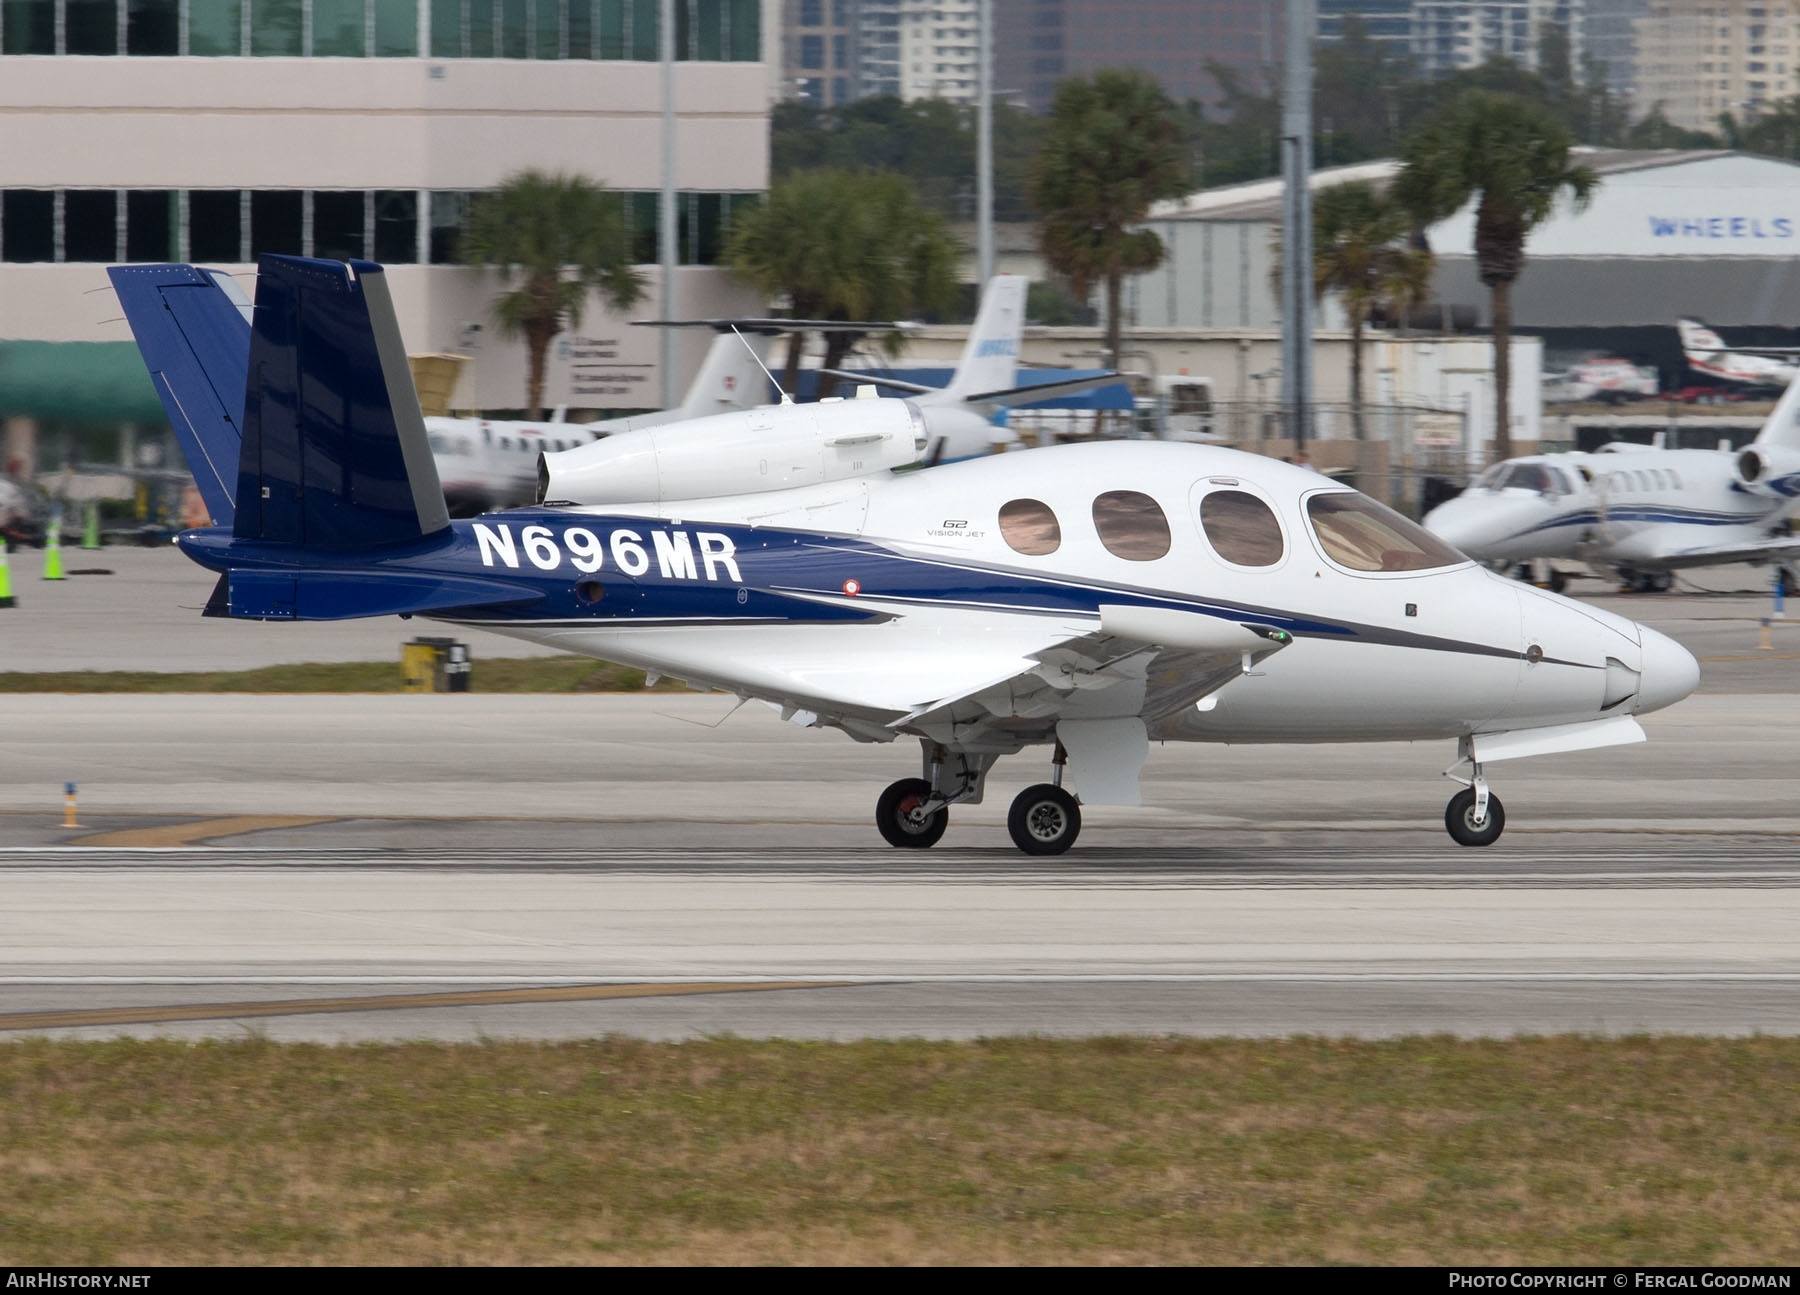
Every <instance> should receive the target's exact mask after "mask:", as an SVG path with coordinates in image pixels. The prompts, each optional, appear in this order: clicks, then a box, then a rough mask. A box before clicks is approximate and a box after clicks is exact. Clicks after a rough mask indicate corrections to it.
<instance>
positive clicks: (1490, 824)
mask: <svg viewBox="0 0 1800 1295" xmlns="http://www.w3.org/2000/svg"><path fill="white" fill-rule="evenodd" d="M1464 764H1467V765H1468V766H1469V773H1468V776H1467V777H1464V776H1463V775H1461V774H1459V773H1458V772H1457V769H1458V767H1460V766H1461V765H1464ZM1444 776H1445V777H1446V778H1453V779H1455V780H1456V781H1457V782H1460V783H1462V784H1463V789H1462V790H1461V791H1459V792H1457V793H1456V795H1454V796H1452V797H1451V798H1450V803H1449V804H1448V805H1446V806H1445V807H1444V826H1445V828H1447V829H1448V830H1449V832H1450V839H1451V840H1453V841H1455V842H1456V843H1457V844H1458V845H1471V846H1474V845H1492V844H1493V843H1494V842H1495V841H1498V840H1499V839H1500V833H1502V832H1503V831H1505V830H1506V806H1504V805H1502V804H1501V803H1500V798H1499V797H1498V796H1496V795H1494V794H1493V793H1492V792H1490V791H1489V790H1488V785H1487V779H1486V778H1485V777H1484V776H1483V775H1482V772H1481V766H1480V765H1479V764H1478V763H1476V761H1475V757H1474V745H1473V743H1471V742H1470V741H1469V739H1468V738H1466V737H1465V738H1464V739H1463V740H1462V744H1461V746H1460V747H1459V748H1458V750H1457V759H1456V764H1453V765H1451V766H1450V767H1449V768H1448V769H1446V770H1445V771H1444Z"/></svg>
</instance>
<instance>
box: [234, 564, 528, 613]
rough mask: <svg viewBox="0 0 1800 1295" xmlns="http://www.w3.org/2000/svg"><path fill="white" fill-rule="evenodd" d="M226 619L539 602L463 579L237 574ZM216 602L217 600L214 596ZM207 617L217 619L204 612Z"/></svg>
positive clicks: (493, 583) (513, 589) (510, 588)
mask: <svg viewBox="0 0 1800 1295" xmlns="http://www.w3.org/2000/svg"><path fill="white" fill-rule="evenodd" d="M226 579H227V580H228V581H229V584H228V585H227V587H226V599H227V602H226V608H227V610H226V613H225V614H227V615H231V616H241V617H248V618H250V619H253V620H290V621H339V620H351V619H354V618H355V617H359V616H404V615H412V614H415V613H426V612H443V611H450V610H453V609H456V608H468V607H504V606H515V605H522V604H525V603H533V602H537V601H538V600H539V599H541V598H542V597H543V595H542V594H541V593H538V592H536V591H533V590H521V589H520V588H519V586H518V585H516V584H506V583H503V582H501V581H498V580H482V579H479V578H474V577H467V576H444V575H431V574H427V573H412V572H396V571H369V572H366V573H359V572H354V571H291V570H289V571H279V570H267V569H261V570H242V569H240V570H236V571H232V572H230V573H229V574H228V576H227V577H226ZM215 599H216V595H215ZM207 611H208V614H209V615H216V614H218V613H215V612H213V610H212V608H211V607H210V606H209V607H208V609H207Z"/></svg>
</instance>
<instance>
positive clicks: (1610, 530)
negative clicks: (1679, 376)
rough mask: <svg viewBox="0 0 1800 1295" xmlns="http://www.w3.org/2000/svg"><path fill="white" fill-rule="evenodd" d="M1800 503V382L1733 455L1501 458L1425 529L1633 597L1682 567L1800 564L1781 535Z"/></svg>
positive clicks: (1796, 543) (1437, 511)
mask: <svg viewBox="0 0 1800 1295" xmlns="http://www.w3.org/2000/svg"><path fill="white" fill-rule="evenodd" d="M1797 495H1800V383H1795V384H1793V385H1792V386H1790V387H1789V388H1788V389H1787V391H1786V393H1785V394H1784V395H1783V396H1782V397H1781V399H1780V400H1779V401H1778V402H1777V403H1776V405H1775V409H1774V411H1773V412H1771V413H1770V415H1769V418H1768V421H1767V422H1766V423H1764V424H1763V428H1762V431H1761V432H1759V433H1758V434H1757V437H1756V440H1755V441H1754V442H1753V443H1751V444H1750V445H1748V446H1746V447H1745V448H1744V449H1743V450H1742V451H1741V452H1734V451H1732V450H1729V449H1718V450H1659V449H1647V448H1644V447H1641V446H1635V445H1609V446H1607V447H1606V448H1605V449H1604V450H1601V451H1599V452H1597V453H1593V454H1584V453H1580V452H1572V453H1567V454H1537V455H1529V456H1526V457H1524V458H1517V459H1508V460H1507V461H1506V462H1504V463H1497V464H1495V465H1494V466H1493V467H1491V468H1489V469H1488V470H1487V471H1486V472H1484V473H1482V474H1481V476H1479V477H1477V478H1476V479H1475V481H1474V483H1473V484H1471V485H1470V486H1469V488H1468V489H1467V490H1465V491H1464V492H1463V493H1462V494H1460V495H1458V496H1457V497H1456V498H1455V499H1451V500H1449V501H1447V502H1445V503H1442V504H1439V505H1438V506H1437V507H1436V508H1434V509H1432V511H1431V512H1430V513H1428V514H1427V515H1426V517H1425V527H1426V529H1427V530H1429V531H1431V532H1432V533H1433V534H1435V535H1438V536H1440V537H1442V538H1443V539H1445V540H1447V541H1448V542H1449V543H1451V544H1453V545H1455V546H1456V547H1457V548H1459V549H1461V550H1462V551H1463V552H1464V553H1467V554H1468V555H1469V556H1470V557H1472V558H1475V559H1477V560H1479V561H1482V562H1486V563H1490V564H1493V565H1496V566H1498V565H1512V564H1514V563H1521V564H1522V563H1528V562H1533V561H1537V560H1555V559H1567V560H1574V561H1581V562H1585V563H1588V564H1590V565H1592V566H1596V567H1603V568H1610V569H1612V570H1613V571H1615V572H1617V574H1618V575H1619V577H1620V579H1622V580H1623V581H1625V582H1626V583H1628V584H1629V585H1630V586H1631V587H1632V588H1634V589H1638V590H1641V591H1642V590H1654V589H1667V588H1668V587H1669V584H1670V581H1671V574H1670V573H1671V572H1674V571H1678V570H1681V569H1682V568H1684V567H1700V566H1718V565H1723V564H1725V563H1732V562H1749V563H1757V564H1761V563H1779V564H1782V565H1784V566H1785V565H1786V564H1788V563H1790V562H1793V561H1795V560H1796V559H1800V537H1795V536H1792V535H1790V534H1788V528H1787V518H1788V516H1789V514H1790V513H1792V512H1793V510H1794V506H1795V498H1796V496H1797ZM1792 583H1793V582H1792V581H1790V584H1792Z"/></svg>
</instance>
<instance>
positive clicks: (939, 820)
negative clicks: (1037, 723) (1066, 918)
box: [875, 742, 1081, 855]
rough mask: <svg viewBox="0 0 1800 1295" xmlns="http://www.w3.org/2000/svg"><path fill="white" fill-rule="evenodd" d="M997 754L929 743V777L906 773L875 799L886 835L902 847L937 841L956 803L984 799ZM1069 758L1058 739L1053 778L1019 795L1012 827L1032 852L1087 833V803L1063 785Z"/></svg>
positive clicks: (1057, 849) (1061, 846) (1062, 845)
mask: <svg viewBox="0 0 1800 1295" xmlns="http://www.w3.org/2000/svg"><path fill="white" fill-rule="evenodd" d="M996 758H997V757H995V756H992V755H971V754H967V753H963V752H955V753H952V752H948V751H946V750H945V749H944V748H943V747H941V746H936V745H934V744H932V743H930V742H927V743H925V777H923V778H902V779H901V780H900V781H899V782H896V783H894V784H893V785H892V786H890V787H889V788H888V789H887V790H886V791H884V792H882V793H881V798H880V799H879V800H877V801H876V802H875V826H876V827H877V828H879V829H880V831H881V837H882V839H883V840H884V841H886V842H887V843H888V844H889V845H892V846H896V847H898V848H899V849H902V850H925V849H929V848H930V847H932V846H934V845H936V844H937V843H938V841H940V840H941V839H942V838H943V835H944V829H945V828H947V827H948V826H949V825H950V806H952V805H955V804H959V803H960V804H970V805H974V804H979V803H980V801H981V795H982V790H983V786H984V784H985V782H986V780H987V772H988V770H989V769H991V768H992V767H993V764H994V760H995V759H996ZM1068 759H1069V757H1068V755H1067V753H1066V752H1064V750H1063V749H1062V744H1061V743H1058V744H1057V747H1056V755H1055V757H1054V762H1053V764H1052V766H1051V770H1052V772H1051V778H1052V781H1050V782H1041V783H1038V784H1037V785H1036V786H1034V787H1027V788H1026V789H1025V790H1024V791H1022V792H1020V793H1019V794H1018V795H1017V796H1016V797H1015V798H1014V799H1013V803H1012V808H1011V810H1009V811H1008V813H1007V815H1006V830H1007V832H1008V833H1009V834H1010V835H1011V836H1012V839H1013V844H1014V845H1016V846H1018V847H1019V849H1021V850H1023V851H1024V852H1025V853H1026V854H1037V855H1045V854H1062V853H1063V852H1064V851H1066V850H1067V849H1068V848H1069V847H1070V846H1072V845H1074V844H1075V838H1076V837H1078V836H1079V835H1081V805H1080V803H1079V802H1078V801H1077V800H1076V799H1075V797H1073V796H1071V795H1070V794H1069V793H1068V792H1066V791H1064V790H1063V786H1062V780H1063V770H1064V768H1065V767H1066V766H1067V765H1068Z"/></svg>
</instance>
